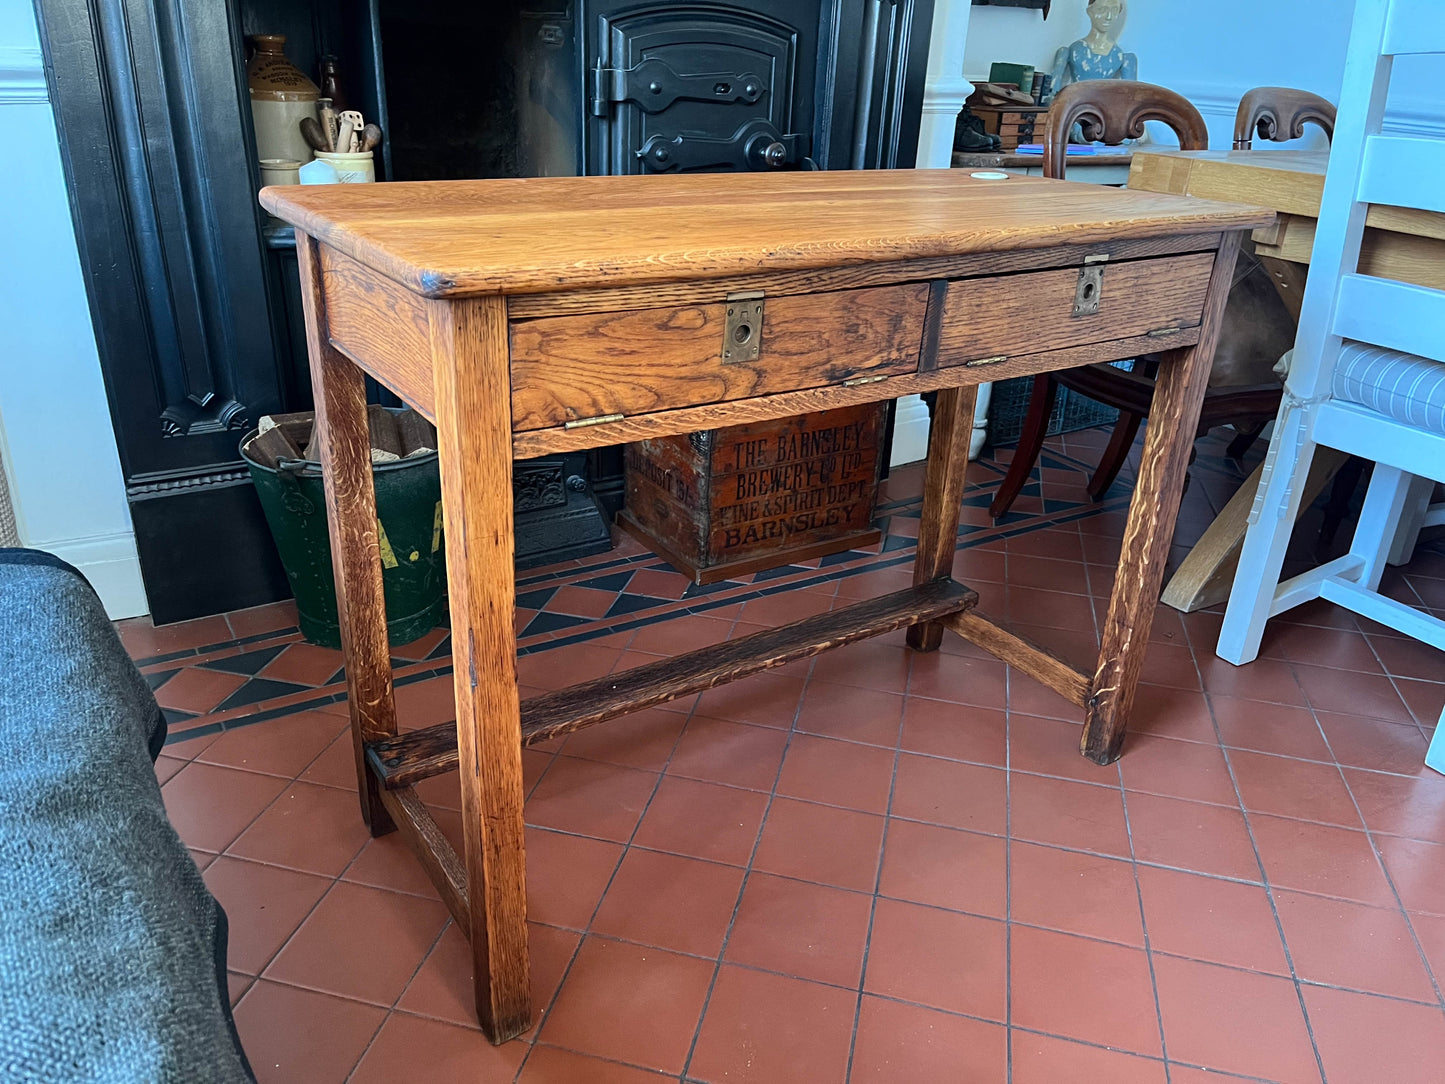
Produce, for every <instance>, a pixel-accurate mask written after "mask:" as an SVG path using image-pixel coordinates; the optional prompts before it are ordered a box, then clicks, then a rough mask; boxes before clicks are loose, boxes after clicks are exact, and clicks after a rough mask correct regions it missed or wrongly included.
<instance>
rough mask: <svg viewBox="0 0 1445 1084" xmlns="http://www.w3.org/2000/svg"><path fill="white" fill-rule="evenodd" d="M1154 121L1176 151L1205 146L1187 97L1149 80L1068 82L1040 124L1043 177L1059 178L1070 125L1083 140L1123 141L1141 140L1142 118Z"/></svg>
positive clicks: (1199, 121) (1201, 120)
mask: <svg viewBox="0 0 1445 1084" xmlns="http://www.w3.org/2000/svg"><path fill="white" fill-rule="evenodd" d="M1151 120H1157V121H1159V122H1160V123H1161V124H1165V125H1168V126H1169V128H1171V129H1172V130H1173V132H1174V134H1175V135H1176V136H1178V137H1179V146H1180V149H1181V150H1186V151H1204V150H1208V149H1209V129H1208V128H1207V127H1205V124H1204V118H1203V117H1201V116H1200V115H1199V110H1197V109H1195V108H1194V106H1192V105H1190V104H1189V101H1188V99H1186V98H1184V97H1183V96H1181V95H1179V94H1175V93H1174V91H1172V90H1169V89H1167V88H1165V87H1160V86H1155V85H1154V84H1153V83H1140V82H1138V81H1137V80H1133V79H1089V80H1085V81H1084V82H1081V83H1070V84H1069V85H1068V86H1066V87H1065V88H1064V89H1063V90H1061V91H1059V93H1058V94H1057V95H1056V96H1055V98H1054V104H1053V105H1052V106H1051V107H1050V108H1049V112H1048V124H1047V126H1046V127H1045V128H1044V176H1045V177H1053V178H1054V179H1056V180H1062V179H1063V176H1064V167H1065V160H1066V158H1067V156H1068V148H1069V133H1070V132H1071V131H1073V128H1074V125H1075V124H1077V125H1079V127H1080V128H1082V129H1083V133H1084V138H1085V139H1087V140H1090V141H1091V142H1093V141H1100V140H1102V141H1103V142H1105V143H1110V144H1113V143H1122V142H1124V140H1126V139H1140V138H1142V137H1143V135H1144V123H1145V122H1146V121H1151Z"/></svg>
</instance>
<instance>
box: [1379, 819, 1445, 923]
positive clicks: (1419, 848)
mask: <svg viewBox="0 0 1445 1084" xmlns="http://www.w3.org/2000/svg"><path fill="white" fill-rule="evenodd" d="M1375 846H1376V847H1377V848H1379V851H1380V857H1381V858H1382V859H1384V862H1385V868H1386V869H1388V870H1389V871H1390V879H1391V880H1393V881H1394V882H1395V888H1396V890H1397V891H1398V892H1399V893H1400V900H1401V902H1402V903H1404V905H1405V909H1406V910H1407V911H1424V912H1427V913H1429V914H1436V915H1440V914H1445V846H1442V845H1441V844H1438V843H1422V842H1418V841H1416V840H1412V839H1393V838H1391V837H1389V836H1380V837H1377V838H1376V840H1375ZM1364 902H1366V903H1371V902H1379V903H1385V904H1388V903H1391V902H1393V900H1391V899H1390V898H1389V897H1385V898H1382V899H1379V900H1365V901H1364Z"/></svg>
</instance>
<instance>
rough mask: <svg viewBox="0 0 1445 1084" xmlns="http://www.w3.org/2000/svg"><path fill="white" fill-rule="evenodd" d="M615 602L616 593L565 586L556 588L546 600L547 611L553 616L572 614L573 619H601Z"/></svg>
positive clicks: (571, 585) (573, 585)
mask: <svg viewBox="0 0 1445 1084" xmlns="http://www.w3.org/2000/svg"><path fill="white" fill-rule="evenodd" d="M616 601H617V592H616V591H598V590H596V589H594V588H591V587H578V586H577V585H575V584H567V585H566V586H565V587H559V588H557V591H556V593H555V594H553V595H552V597H551V598H550V599H548V600H547V611H548V612H549V613H555V614H572V615H573V616H575V617H602V616H604V615H605V614H606V613H607V611H608V610H610V609H612V604H613V603H614V602H616Z"/></svg>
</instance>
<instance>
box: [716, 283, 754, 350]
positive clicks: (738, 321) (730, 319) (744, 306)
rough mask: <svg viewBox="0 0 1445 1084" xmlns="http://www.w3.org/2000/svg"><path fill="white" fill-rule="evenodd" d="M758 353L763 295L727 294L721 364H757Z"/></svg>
mask: <svg viewBox="0 0 1445 1084" xmlns="http://www.w3.org/2000/svg"><path fill="white" fill-rule="evenodd" d="M762 352H763V292H762V291H761V290H749V291H748V292H746V293H737V294H728V296H727V318H726V319H725V320H724V321H723V343H722V359H723V363H724V364H726V365H733V364H736V363H738V362H743V361H757V360H758V357H759V356H760V355H761V354H762Z"/></svg>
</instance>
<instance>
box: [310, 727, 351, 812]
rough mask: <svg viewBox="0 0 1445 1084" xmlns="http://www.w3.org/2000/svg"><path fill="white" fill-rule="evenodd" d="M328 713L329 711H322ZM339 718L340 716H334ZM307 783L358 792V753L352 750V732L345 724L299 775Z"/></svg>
mask: <svg viewBox="0 0 1445 1084" xmlns="http://www.w3.org/2000/svg"><path fill="white" fill-rule="evenodd" d="M321 714H323V715H327V714H330V713H329V712H322V713H321ZM332 718H338V716H332ZM298 778H300V779H301V781H302V782H305V783H317V784H319V785H321V786H323V787H336V788H338V789H340V790H348V791H350V792H351V793H352V794H355V793H356V755H355V753H353V752H352V746H351V732H350V729H349V727H345V726H343V728H342V731H341V734H340V735H339V736H338V737H336V738H335V739H333V740H332V742H331V744H330V745H328V746H327V747H326V748H325V749H323V750H322V751H321V753H320V755H318V756H317V757H316V759H315V760H313V761H312V762H311V763H310V764H309V765H307V767H306V770H305V771H304V772H302V773H301V774H300V776H299V777H298Z"/></svg>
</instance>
